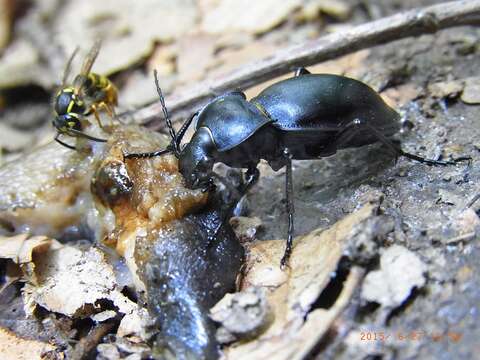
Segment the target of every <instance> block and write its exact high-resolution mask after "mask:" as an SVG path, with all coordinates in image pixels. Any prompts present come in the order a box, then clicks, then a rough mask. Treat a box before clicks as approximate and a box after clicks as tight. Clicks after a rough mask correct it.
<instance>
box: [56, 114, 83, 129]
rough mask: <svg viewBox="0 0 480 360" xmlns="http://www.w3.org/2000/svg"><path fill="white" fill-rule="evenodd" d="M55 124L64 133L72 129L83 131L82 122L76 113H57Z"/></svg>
mask: <svg viewBox="0 0 480 360" xmlns="http://www.w3.org/2000/svg"><path fill="white" fill-rule="evenodd" d="M53 126H54V127H55V128H56V129H57V130H58V132H59V133H62V134H69V133H71V130H75V131H82V123H81V122H80V118H79V116H78V114H76V113H68V114H64V115H57V116H56V117H55V119H53Z"/></svg>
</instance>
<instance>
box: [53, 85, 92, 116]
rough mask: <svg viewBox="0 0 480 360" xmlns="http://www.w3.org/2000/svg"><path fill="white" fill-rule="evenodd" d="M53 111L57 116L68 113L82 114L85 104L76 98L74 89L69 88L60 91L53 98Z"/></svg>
mask: <svg viewBox="0 0 480 360" xmlns="http://www.w3.org/2000/svg"><path fill="white" fill-rule="evenodd" d="M54 109H55V112H56V113H57V114H58V115H65V114H69V113H76V114H83V113H84V112H85V103H84V102H83V100H82V99H81V98H80V97H79V96H78V94H77V91H76V90H75V88H73V87H71V86H69V87H65V88H63V89H61V90H60V91H59V92H58V93H57V95H56V96H55V100H54Z"/></svg>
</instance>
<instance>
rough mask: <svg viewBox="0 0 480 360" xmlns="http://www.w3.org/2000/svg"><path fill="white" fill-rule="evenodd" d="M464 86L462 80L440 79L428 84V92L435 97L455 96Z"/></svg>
mask: <svg viewBox="0 0 480 360" xmlns="http://www.w3.org/2000/svg"><path fill="white" fill-rule="evenodd" d="M464 86H465V84H464V82H463V81H462V80H452V81H441V82H437V83H434V84H429V85H428V92H429V93H430V95H432V96H433V97H434V98H437V99H444V98H455V97H457V96H458V95H459V94H460V93H461V92H462V90H463V87H464Z"/></svg>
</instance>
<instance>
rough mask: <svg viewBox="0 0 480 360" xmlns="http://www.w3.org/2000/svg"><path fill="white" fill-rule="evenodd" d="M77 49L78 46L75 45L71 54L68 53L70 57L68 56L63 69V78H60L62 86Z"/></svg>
mask: <svg viewBox="0 0 480 360" xmlns="http://www.w3.org/2000/svg"><path fill="white" fill-rule="evenodd" d="M78 49H79V48H78V46H77V47H76V48H75V50H73V52H72V55H70V57H69V58H68V61H67V64H66V65H65V70H64V72H63V79H62V87H64V86H65V85H66V84H67V78H68V75H69V74H70V70H71V69H72V63H73V59H74V58H75V56H76V55H77V53H78Z"/></svg>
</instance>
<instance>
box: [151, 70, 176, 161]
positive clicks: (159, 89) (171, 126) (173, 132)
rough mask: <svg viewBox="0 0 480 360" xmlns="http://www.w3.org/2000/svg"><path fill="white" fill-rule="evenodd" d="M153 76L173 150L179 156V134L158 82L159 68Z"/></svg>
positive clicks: (154, 71)
mask: <svg viewBox="0 0 480 360" xmlns="http://www.w3.org/2000/svg"><path fill="white" fill-rule="evenodd" d="M153 76H154V77H155V86H156V87H157V93H158V97H159V98H160V103H161V104H162V110H163V116H164V118H165V122H166V123H167V127H168V132H169V133H170V137H171V138H172V142H171V144H172V147H173V152H174V153H175V155H176V156H177V157H178V154H180V149H179V148H178V144H177V134H176V133H175V130H174V129H173V125H172V122H171V121H170V117H169V116H168V110H167V106H166V105H165V98H164V97H163V93H162V89H161V88H160V84H159V82H158V72H157V70H153Z"/></svg>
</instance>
